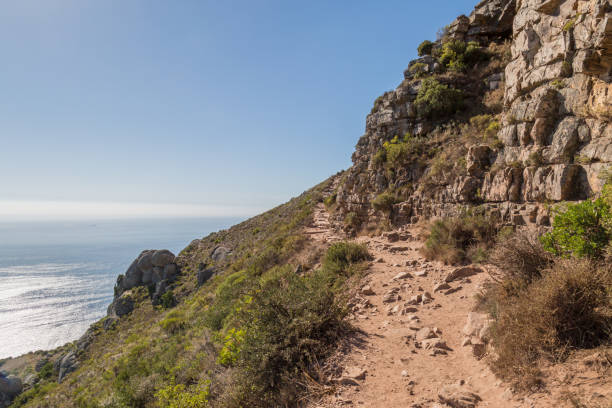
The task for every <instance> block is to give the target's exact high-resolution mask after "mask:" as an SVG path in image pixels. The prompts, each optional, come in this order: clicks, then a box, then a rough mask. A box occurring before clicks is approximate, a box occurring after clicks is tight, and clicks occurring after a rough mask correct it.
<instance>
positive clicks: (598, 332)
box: [480, 180, 612, 389]
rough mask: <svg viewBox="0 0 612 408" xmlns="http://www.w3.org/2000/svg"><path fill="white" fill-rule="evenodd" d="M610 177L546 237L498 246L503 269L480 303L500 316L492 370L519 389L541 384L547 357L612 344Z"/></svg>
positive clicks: (495, 258) (560, 212)
mask: <svg viewBox="0 0 612 408" xmlns="http://www.w3.org/2000/svg"><path fill="white" fill-rule="evenodd" d="M609 182H610V180H609V181H608V184H607V185H606V186H605V187H604V190H603V191H604V192H603V194H602V196H601V197H599V198H596V199H589V200H586V201H584V202H582V203H578V204H569V205H563V206H561V208H560V209H557V212H556V216H555V219H554V222H553V227H552V229H551V231H550V232H548V233H546V234H545V235H543V236H541V237H539V238H538V237H535V236H534V235H533V234H531V235H530V234H528V233H525V232H521V233H516V234H514V235H512V236H511V237H510V238H508V239H506V240H503V241H501V242H499V244H498V245H497V246H496V248H495V249H494V252H493V255H492V257H491V261H492V263H493V264H495V265H496V266H497V267H498V268H499V269H500V270H501V273H502V274H501V276H500V277H499V278H498V280H497V282H495V283H494V284H493V285H491V286H490V287H488V288H487V289H486V291H485V292H484V293H483V294H482V296H481V305H480V307H481V308H483V309H485V310H487V311H488V312H489V313H490V314H491V316H492V317H493V319H494V321H495V323H494V325H493V328H492V331H491V338H492V344H493V346H494V348H495V352H496V358H494V359H493V360H492V361H491V364H492V368H493V369H494V371H495V372H496V373H497V374H498V375H499V376H501V377H502V378H504V379H507V380H510V381H512V382H513V383H514V384H515V385H516V386H517V387H519V388H527V389H528V388H530V387H532V386H534V385H538V384H540V383H541V381H542V377H541V368H540V367H541V364H539V362H540V361H541V360H548V361H552V362H557V361H562V360H564V359H566V358H567V357H569V356H570V355H571V354H572V352H573V351H575V350H579V349H584V348H593V347H600V346H601V347H612V267H611V262H610V261H611V258H610V255H611V254H612V251H611V250H610V248H611V246H612V240H611V237H612V235H611V234H612V222H610V221H611V217H612V213H611V211H610V205H609V204H610V200H611V199H612V195H610V191H612V190H611V186H612V183H609Z"/></svg>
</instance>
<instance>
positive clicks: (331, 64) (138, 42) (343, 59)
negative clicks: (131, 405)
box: [0, 0, 476, 219]
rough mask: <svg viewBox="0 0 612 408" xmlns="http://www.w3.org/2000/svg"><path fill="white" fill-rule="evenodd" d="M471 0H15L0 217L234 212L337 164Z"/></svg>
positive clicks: (5, 13)
mask: <svg viewBox="0 0 612 408" xmlns="http://www.w3.org/2000/svg"><path fill="white" fill-rule="evenodd" d="M475 3H476V1H475V0H430V1H427V2H420V1H407V0H385V1H374V0H351V1H348V0H345V1H342V0H339V1H329V0H311V1H301V2H300V1H285V0H264V1H252V0H230V1H209V0H181V1H162V0H130V1H124V0H104V1H100V0H19V1H5V2H2V13H0V55H2V75H0V89H1V90H2V92H1V93H0V151H1V153H0V175H1V176H0V178H1V183H0V200H4V201H2V202H1V203H0V217H1V218H2V219H6V218H9V219H16V218H17V217H19V218H25V219H37V218H40V217H42V218H60V219H61V218H89V217H109V218H118V217H119V218H121V217H132V216H145V217H151V216H155V217H157V216H162V217H165V216H217V215H226V216H232V215H237V216H243V215H251V214H254V213H255V212H258V211H260V209H266V208H271V207H274V206H276V205H278V204H281V203H283V202H285V201H287V200H288V199H289V198H290V197H292V196H296V195H298V194H300V193H301V192H302V191H304V190H306V189H307V188H309V187H312V186H313V185H315V184H316V183H318V182H320V181H323V180H324V179H326V178H327V177H329V176H330V175H331V174H334V173H336V172H337V171H339V170H341V169H346V168H347V167H349V166H350V165H351V160H350V157H351V154H352V152H353V150H354V146H355V144H356V142H357V140H358V139H359V137H360V136H361V135H362V134H363V132H364V125H365V119H366V115H367V114H368V112H369V111H370V109H371V108H372V104H373V102H374V100H375V99H376V97H377V96H379V95H381V94H382V93H384V92H385V91H387V90H389V89H394V88H395V87H396V86H397V85H398V84H399V83H400V82H401V81H402V80H403V77H402V74H401V73H402V71H403V69H405V68H406V66H407V64H408V62H409V61H410V60H411V59H413V58H414V57H416V49H417V46H418V44H419V43H420V42H421V41H423V40H426V39H429V40H434V39H435V37H436V31H437V30H438V29H439V28H441V27H442V26H444V25H445V24H446V23H448V22H449V21H452V20H453V19H454V18H455V17H456V16H458V15H459V14H462V13H464V14H469V12H470V11H471V9H472V8H473V6H474V4H475Z"/></svg>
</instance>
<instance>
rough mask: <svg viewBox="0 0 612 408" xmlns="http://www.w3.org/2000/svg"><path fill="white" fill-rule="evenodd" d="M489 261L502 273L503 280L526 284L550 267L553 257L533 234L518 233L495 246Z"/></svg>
mask: <svg viewBox="0 0 612 408" xmlns="http://www.w3.org/2000/svg"><path fill="white" fill-rule="evenodd" d="M489 260H490V262H491V263H492V264H493V265H495V266H497V267H498V268H499V269H500V270H501V271H503V274H504V279H505V280H508V279H509V280H517V281H522V282H525V283H527V284H528V283H531V282H532V281H533V280H534V279H537V278H540V277H541V273H540V272H541V271H542V270H543V269H545V268H547V267H548V266H550V264H551V262H552V260H553V257H552V255H551V254H550V253H549V252H547V251H545V250H544V248H543V247H542V244H541V243H540V241H539V239H538V236H537V235H536V234H535V233H531V232H527V231H519V232H516V233H514V234H513V235H512V236H510V237H509V238H508V239H507V240H505V241H503V243H501V244H500V245H497V246H496V247H495V248H494V250H493V251H492V253H491V256H490V259H489Z"/></svg>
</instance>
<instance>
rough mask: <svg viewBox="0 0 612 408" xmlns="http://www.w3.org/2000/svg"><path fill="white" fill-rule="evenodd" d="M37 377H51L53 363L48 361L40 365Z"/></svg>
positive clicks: (42, 378)
mask: <svg viewBox="0 0 612 408" xmlns="http://www.w3.org/2000/svg"><path fill="white" fill-rule="evenodd" d="M38 377H39V378H40V379H41V380H48V379H49V378H51V377H53V363H52V362H50V361H49V362H47V363H46V364H45V365H44V366H42V368H41V369H40V371H39V372H38Z"/></svg>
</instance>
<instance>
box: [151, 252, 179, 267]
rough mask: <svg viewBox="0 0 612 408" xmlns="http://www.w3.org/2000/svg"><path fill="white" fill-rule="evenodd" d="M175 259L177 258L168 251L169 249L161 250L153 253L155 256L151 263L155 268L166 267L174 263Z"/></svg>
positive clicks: (152, 257)
mask: <svg viewBox="0 0 612 408" xmlns="http://www.w3.org/2000/svg"><path fill="white" fill-rule="evenodd" d="M174 258H175V256H174V254H173V253H172V252H170V251H168V250H167V249H159V250H157V251H155V252H153V255H152V256H151V263H152V264H153V266H159V267H164V266H166V265H168V264H169V263H172V262H174Z"/></svg>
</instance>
